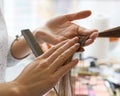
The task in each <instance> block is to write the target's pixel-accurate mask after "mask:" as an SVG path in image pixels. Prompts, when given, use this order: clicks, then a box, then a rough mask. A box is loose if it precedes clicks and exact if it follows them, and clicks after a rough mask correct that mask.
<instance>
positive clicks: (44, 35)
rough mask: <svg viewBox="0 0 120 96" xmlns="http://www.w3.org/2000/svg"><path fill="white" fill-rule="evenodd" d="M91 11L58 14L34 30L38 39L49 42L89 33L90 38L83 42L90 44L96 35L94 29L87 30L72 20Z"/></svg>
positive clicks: (84, 16)
mask: <svg viewBox="0 0 120 96" xmlns="http://www.w3.org/2000/svg"><path fill="white" fill-rule="evenodd" d="M90 14H91V11H89V10H86V11H81V12H78V13H73V14H67V15H63V16H58V17H56V18H54V19H52V20H50V21H48V22H47V23H46V24H45V25H44V26H43V27H42V28H38V29H36V30H35V33H36V37H37V39H38V41H41V40H43V41H45V42H48V43H51V44H57V43H59V42H61V41H63V40H66V39H71V38H73V37H75V36H81V35H90V38H89V39H88V40H87V41H86V42H85V45H89V44H91V43H92V42H93V41H94V39H95V38H96V37H97V35H98V33H97V30H96V29H93V30H88V29H85V28H83V27H81V26H78V25H76V24H75V23H73V22H72V21H73V20H78V19H83V18H86V17H88V16H89V15H90Z"/></svg>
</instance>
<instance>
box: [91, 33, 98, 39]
mask: <svg viewBox="0 0 120 96" xmlns="http://www.w3.org/2000/svg"><path fill="white" fill-rule="evenodd" d="M98 35H99V33H98V32H93V33H92V34H91V35H90V38H91V39H95V38H97V37H98Z"/></svg>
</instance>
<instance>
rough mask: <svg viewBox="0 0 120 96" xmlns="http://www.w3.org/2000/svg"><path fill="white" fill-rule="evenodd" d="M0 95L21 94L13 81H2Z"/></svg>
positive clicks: (15, 95)
mask: <svg viewBox="0 0 120 96" xmlns="http://www.w3.org/2000/svg"><path fill="white" fill-rule="evenodd" d="M0 96H20V95H19V91H18V89H17V87H16V86H15V85H14V84H12V83H0Z"/></svg>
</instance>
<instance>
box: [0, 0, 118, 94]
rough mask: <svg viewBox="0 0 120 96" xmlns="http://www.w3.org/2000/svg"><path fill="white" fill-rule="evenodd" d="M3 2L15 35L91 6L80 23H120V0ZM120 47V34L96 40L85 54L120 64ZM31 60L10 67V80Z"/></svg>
mask: <svg viewBox="0 0 120 96" xmlns="http://www.w3.org/2000/svg"><path fill="white" fill-rule="evenodd" d="M1 2H3V4H2V5H3V6H4V9H3V11H4V15H5V20H6V22H7V23H6V24H7V27H8V32H9V35H10V36H12V37H15V36H16V35H20V34H21V33H20V30H21V29H27V28H29V29H31V30H34V29H35V28H37V27H39V26H42V25H43V24H44V23H45V22H46V21H48V20H49V19H50V18H53V17H55V16H58V15H62V14H67V13H73V12H78V11H82V10H91V11H92V15H91V16H90V17H88V18H86V19H82V20H77V21H74V22H75V23H77V24H79V25H80V26H83V27H86V28H97V29H99V31H103V30H106V29H109V28H113V27H117V26H120V12H119V10H120V0H1ZM119 49H120V41H119V38H112V39H110V38H104V39H99V38H98V39H97V40H96V41H95V43H94V44H92V45H90V46H89V47H85V50H86V51H85V52H84V53H82V56H84V58H87V57H95V58H98V59H100V60H101V61H100V62H102V63H105V62H107V64H109V65H110V64H113V63H115V64H116V63H119V59H120V50H119ZM80 54H81V53H76V54H75V55H74V58H76V57H77V58H80ZM28 62H30V59H26V60H24V61H21V62H20V63H19V64H18V65H16V66H15V67H13V68H8V70H7V78H6V80H7V81H9V80H12V79H14V78H15V77H16V76H17V75H18V74H19V73H20V71H21V70H22V69H23V68H24V67H25V66H26V65H27V64H28ZM108 62H109V63H108ZM111 62H112V63H111ZM115 68H116V67H115ZM105 72H106V71H105ZM109 73H111V72H109ZM119 76H120V74H119ZM119 80H120V79H119ZM119 96H120V95H119Z"/></svg>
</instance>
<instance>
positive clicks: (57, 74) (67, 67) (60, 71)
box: [55, 59, 78, 79]
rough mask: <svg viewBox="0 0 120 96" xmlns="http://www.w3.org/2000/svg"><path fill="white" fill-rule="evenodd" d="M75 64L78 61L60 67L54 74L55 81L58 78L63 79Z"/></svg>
mask: <svg viewBox="0 0 120 96" xmlns="http://www.w3.org/2000/svg"><path fill="white" fill-rule="evenodd" d="M76 64H78V59H75V60H73V61H71V62H70V63H68V64H65V65H64V66H62V67H60V68H59V69H58V70H57V71H56V72H55V77H56V78H57V79H60V77H63V76H64V75H65V74H66V73H68V72H69V71H70V70H71V69H72V68H73V67H74V66H75V65H76Z"/></svg>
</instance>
